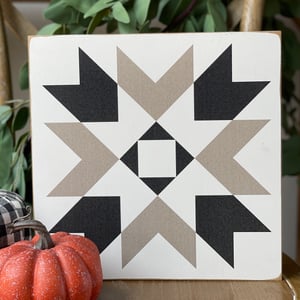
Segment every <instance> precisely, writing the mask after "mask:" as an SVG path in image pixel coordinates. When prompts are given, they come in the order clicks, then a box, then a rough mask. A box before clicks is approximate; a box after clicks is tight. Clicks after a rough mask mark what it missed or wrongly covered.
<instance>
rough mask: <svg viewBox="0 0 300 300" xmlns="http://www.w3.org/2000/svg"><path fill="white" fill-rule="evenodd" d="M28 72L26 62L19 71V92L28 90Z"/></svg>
mask: <svg viewBox="0 0 300 300" xmlns="http://www.w3.org/2000/svg"><path fill="white" fill-rule="evenodd" d="M28 74H29V71H28V62H26V63H25V64H23V65H22V66H21V68H20V71H19V85H20V88H21V90H27V89H28V88H29V76H28Z"/></svg>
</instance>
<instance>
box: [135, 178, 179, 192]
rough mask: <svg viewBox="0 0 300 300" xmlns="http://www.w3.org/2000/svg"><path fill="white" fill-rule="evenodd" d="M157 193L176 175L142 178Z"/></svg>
mask: <svg viewBox="0 0 300 300" xmlns="http://www.w3.org/2000/svg"><path fill="white" fill-rule="evenodd" d="M140 179H141V180H142V181H143V182H144V183H145V184H146V185H147V186H148V187H149V188H151V189H152V191H153V192H154V193H156V194H157V195H158V194H159V193H160V192H161V191H162V190H163V189H164V188H165V187H166V186H167V185H168V184H169V183H170V182H171V181H172V180H173V179H174V177H153V178H150V177H149V178H140Z"/></svg>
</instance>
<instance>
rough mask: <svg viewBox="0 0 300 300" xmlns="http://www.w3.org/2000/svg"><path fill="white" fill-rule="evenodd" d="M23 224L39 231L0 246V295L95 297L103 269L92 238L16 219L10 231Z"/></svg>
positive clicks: (11, 298) (18, 299) (35, 299)
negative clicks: (18, 240) (1, 247)
mask: <svg viewBox="0 0 300 300" xmlns="http://www.w3.org/2000/svg"><path fill="white" fill-rule="evenodd" d="M24 228H32V229H34V230H35V231H36V232H37V233H38V235H36V236H35V237H34V238H33V239H32V240H31V241H20V242H16V243H15V244H13V245H11V246H9V247H6V248H3V249H1V250H0V299H3V300H4V299H5V300H54V299H57V300H95V299H97V297H98V295H99V293H100V290H101V287H102V269H101V262H100V257H99V251H98V248H97V247H96V245H95V244H94V243H93V242H92V241H91V240H89V239H87V238H85V237H82V236H78V235H71V234H68V233H65V232H58V233H54V234H52V235H51V236H50V234H49V233H48V231H47V229H46V228H45V226H44V225H43V224H42V223H40V222H39V221H33V220H26V221H17V222H16V223H15V224H12V225H11V226H10V230H11V231H13V232H14V231H17V230H20V229H24Z"/></svg>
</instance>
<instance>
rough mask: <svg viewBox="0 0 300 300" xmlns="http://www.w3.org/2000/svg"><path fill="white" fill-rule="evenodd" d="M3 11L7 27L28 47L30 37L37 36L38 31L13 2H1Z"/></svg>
mask: <svg viewBox="0 0 300 300" xmlns="http://www.w3.org/2000/svg"><path fill="white" fill-rule="evenodd" d="M0 4H1V7H2V11H3V16H4V21H5V25H7V27H8V28H9V29H10V30H11V31H12V32H13V33H14V34H15V35H16V36H17V37H18V38H19V39H20V40H21V42H22V43H23V44H24V45H25V46H27V39H28V36H30V35H35V34H36V33H37V29H36V28H35V26H34V25H33V24H32V23H31V22H30V21H29V20H27V19H26V18H25V17H24V16H23V15H22V14H21V12H19V11H18V10H17V9H16V8H15V7H14V5H13V4H12V3H11V1H8V0H0Z"/></svg>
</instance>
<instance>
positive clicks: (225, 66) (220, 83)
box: [194, 46, 269, 121]
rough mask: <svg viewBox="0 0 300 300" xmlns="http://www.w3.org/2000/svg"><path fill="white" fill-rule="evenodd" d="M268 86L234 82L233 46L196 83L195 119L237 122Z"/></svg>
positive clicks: (261, 82)
mask: <svg viewBox="0 0 300 300" xmlns="http://www.w3.org/2000/svg"><path fill="white" fill-rule="evenodd" d="M268 83H269V82H268V81H245V82H232V46H229V47H228V48H227V49H226V50H225V51H224V52H223V53H222V54H221V55H220V56H219V57H218V58H217V59H216V60H215V61H214V62H213V63H212V64H211V65H210V66H209V67H208V69H207V70H206V71H205V72H204V73H203V74H202V75H201V76H200V77H199V78H198V79H197V80H196V81H195V82H194V118H195V120H196V121H198V120H199V121H201V120H233V119H234V118H235V117H236V116H237V115H238V114H239V113H240V112H241V111H242V110H243V109H244V108H245V107H246V106H247V105H248V104H249V103H250V102H251V101H252V100H253V99H254V98H255V97H256V96H257V95H258V94H259V93H260V92H261V91H262V90H263V89H264V88H265V86H266V85H267V84H268Z"/></svg>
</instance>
